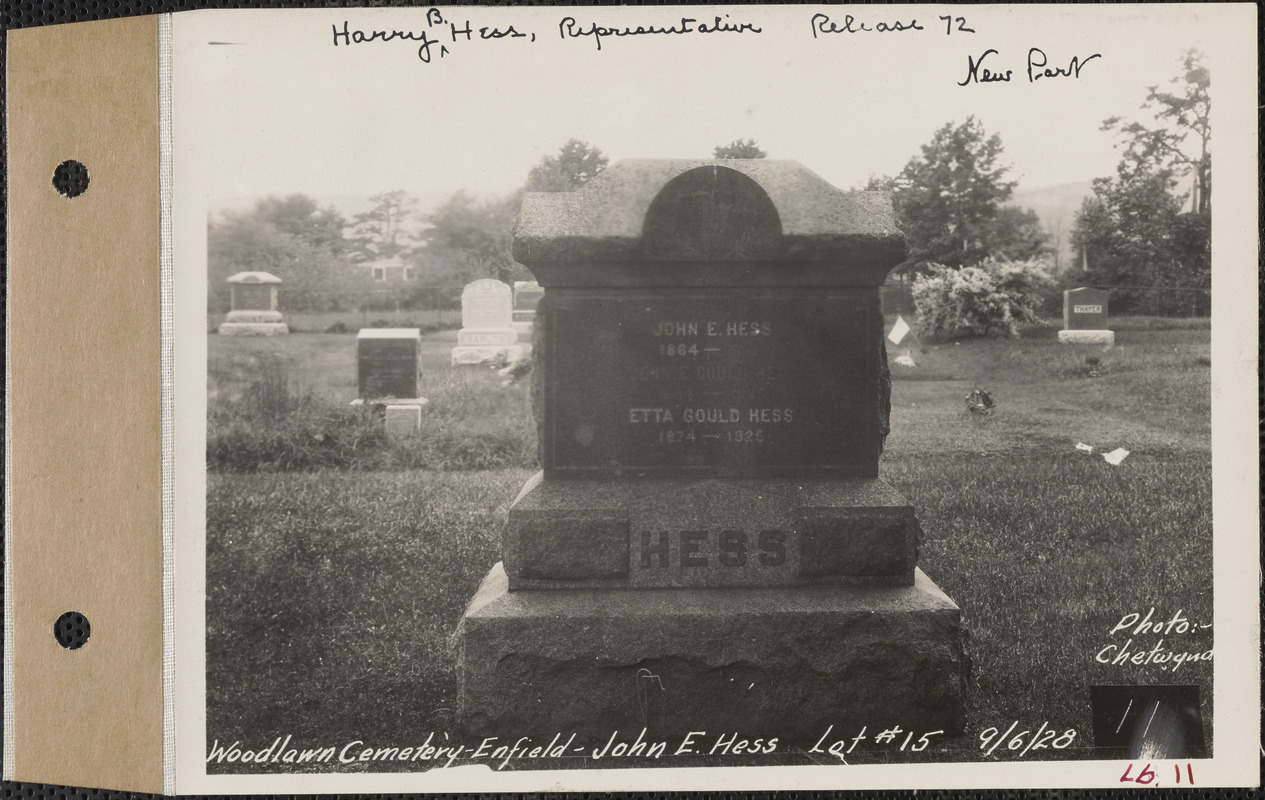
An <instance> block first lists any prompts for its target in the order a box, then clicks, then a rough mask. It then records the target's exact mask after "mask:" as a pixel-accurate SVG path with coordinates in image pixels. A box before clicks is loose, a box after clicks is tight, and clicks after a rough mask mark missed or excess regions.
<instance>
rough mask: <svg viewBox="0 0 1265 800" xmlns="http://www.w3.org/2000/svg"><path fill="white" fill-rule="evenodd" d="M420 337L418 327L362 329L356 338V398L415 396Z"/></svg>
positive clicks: (372, 398)
mask: <svg viewBox="0 0 1265 800" xmlns="http://www.w3.org/2000/svg"><path fill="white" fill-rule="evenodd" d="M420 339H421V331H420V330H419V329H418V328H362V329H361V330H360V335H359V336H358V337H357V339H356V372H357V378H358V381H357V383H358V385H359V389H360V397H361V398H362V399H365V400H377V399H381V398H385V397H394V398H415V397H417V396H418V388H417V378H418V375H419V374H420V370H419V368H418V355H419V354H418V346H419V343H420Z"/></svg>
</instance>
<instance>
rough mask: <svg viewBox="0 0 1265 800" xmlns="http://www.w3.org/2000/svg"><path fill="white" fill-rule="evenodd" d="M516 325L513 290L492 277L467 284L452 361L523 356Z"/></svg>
mask: <svg viewBox="0 0 1265 800" xmlns="http://www.w3.org/2000/svg"><path fill="white" fill-rule="evenodd" d="M517 341H518V331H516V330H514V325H513V292H512V290H511V289H510V287H509V286H507V285H506V284H504V283H502V282H500V281H498V280H493V279H492V278H481V279H479V280H477V281H473V282H471V283H468V284H466V287H465V289H464V290H463V291H462V292H461V330H459V331H457V346H456V347H454V348H453V349H452V363H453V364H454V365H457V364H486V363H492V362H508V361H516V360H518V359H520V358H522V357H523V348H522V347H520V346H519V345H517Z"/></svg>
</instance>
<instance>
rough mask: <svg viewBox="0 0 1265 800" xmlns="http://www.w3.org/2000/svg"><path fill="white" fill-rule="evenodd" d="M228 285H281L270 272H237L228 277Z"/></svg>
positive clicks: (278, 279) (279, 280)
mask: <svg viewBox="0 0 1265 800" xmlns="http://www.w3.org/2000/svg"><path fill="white" fill-rule="evenodd" d="M228 282H229V283H281V279H280V278H278V277H277V276H276V275H273V274H272V273H271V272H239V273H237V274H236V275H230V276H229V277H228Z"/></svg>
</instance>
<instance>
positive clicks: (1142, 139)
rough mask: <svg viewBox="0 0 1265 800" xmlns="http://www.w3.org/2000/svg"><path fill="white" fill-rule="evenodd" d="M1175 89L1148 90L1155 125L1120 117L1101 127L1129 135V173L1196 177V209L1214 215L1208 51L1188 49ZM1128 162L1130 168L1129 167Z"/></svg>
mask: <svg viewBox="0 0 1265 800" xmlns="http://www.w3.org/2000/svg"><path fill="white" fill-rule="evenodd" d="M1169 84H1170V85H1171V86H1172V87H1173V89H1174V90H1173V91H1168V92H1165V91H1160V90H1159V87H1158V86H1152V87H1150V88H1149V89H1148V90H1147V96H1146V101H1145V102H1144V103H1143V104H1142V109H1143V110H1144V111H1149V112H1150V113H1151V116H1152V117H1153V121H1152V123H1151V124H1150V125H1146V124H1143V123H1141V122H1137V121H1134V122H1125V121H1124V120H1123V119H1122V118H1120V117H1111V118H1109V119H1106V120H1104V121H1103V125H1102V129H1103V130H1108V131H1116V132H1117V133H1118V134H1119V135H1120V136H1121V137H1122V139H1123V140H1124V146H1125V150H1124V159H1123V162H1122V164H1121V168H1122V170H1124V171H1127V172H1169V173H1171V174H1173V175H1175V176H1178V177H1185V176H1191V177H1192V178H1193V182H1194V187H1193V189H1192V191H1191V211H1194V212H1195V213H1198V214H1209V213H1211V208H1212V129H1211V127H1210V125H1209V117H1210V116H1211V113H1212V98H1211V97H1210V95H1209V94H1208V88H1209V86H1210V85H1211V78H1210V76H1209V73H1208V70H1207V68H1206V67H1204V65H1203V55H1202V54H1201V53H1200V52H1199V51H1197V50H1187V51H1186V53H1185V55H1184V56H1183V57H1182V72H1181V74H1180V75H1178V76H1177V77H1175V78H1173V79H1172V80H1171V81H1169ZM1126 165H1127V167H1126Z"/></svg>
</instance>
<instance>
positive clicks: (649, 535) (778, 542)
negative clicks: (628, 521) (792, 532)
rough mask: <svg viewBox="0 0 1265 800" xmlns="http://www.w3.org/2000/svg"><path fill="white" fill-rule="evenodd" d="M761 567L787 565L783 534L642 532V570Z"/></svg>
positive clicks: (766, 532) (692, 531)
mask: <svg viewBox="0 0 1265 800" xmlns="http://www.w3.org/2000/svg"><path fill="white" fill-rule="evenodd" d="M749 561H750V562H751V563H752V564H753V565H754V564H759V565H760V566H763V567H780V566H782V565H783V564H785V563H786V531H783V530H778V529H767V530H762V531H759V532H758V533H756V532H750V533H749V532H747V531H744V530H737V529H728V530H722V531H718V532H716V536H715V537H713V536H712V531H709V530H684V531H670V530H659V531H642V533H641V566H642V568H643V569H656V568H663V569H670V568H673V567H678V568H688V567H709V566H711V565H712V564H718V565H720V566H722V567H743V566H746V565H747V563H748V562H749Z"/></svg>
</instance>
